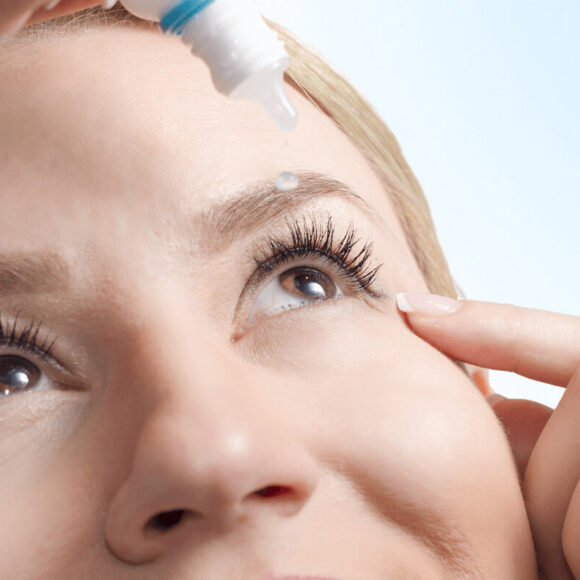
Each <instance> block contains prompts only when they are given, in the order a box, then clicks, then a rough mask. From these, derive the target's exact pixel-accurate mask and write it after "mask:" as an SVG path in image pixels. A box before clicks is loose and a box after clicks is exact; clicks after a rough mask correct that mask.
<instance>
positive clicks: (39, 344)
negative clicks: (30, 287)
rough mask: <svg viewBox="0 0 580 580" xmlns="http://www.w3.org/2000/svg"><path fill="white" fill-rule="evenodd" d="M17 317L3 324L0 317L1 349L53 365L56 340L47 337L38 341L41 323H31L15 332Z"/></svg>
mask: <svg viewBox="0 0 580 580" xmlns="http://www.w3.org/2000/svg"><path fill="white" fill-rule="evenodd" d="M17 326H18V316H17V317H16V318H15V319H14V320H13V321H12V322H11V323H9V324H8V323H5V322H3V321H2V318H1V317H0V346H1V347H3V348H14V349H16V350H20V351H23V352H25V353H27V354H31V355H33V356H36V357H37V358H39V359H41V360H43V361H49V362H53V363H54V360H55V359H54V357H53V355H52V349H53V347H54V344H55V342H56V338H54V339H52V340H51V339H50V338H49V337H46V338H43V339H42V340H40V339H39V333H40V330H41V328H42V323H41V322H38V323H34V322H31V323H30V324H28V326H25V327H24V328H22V330H19V331H18V330H17Z"/></svg>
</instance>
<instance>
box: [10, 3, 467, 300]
mask: <svg viewBox="0 0 580 580" xmlns="http://www.w3.org/2000/svg"><path fill="white" fill-rule="evenodd" d="M112 24H116V25H124V26H142V27H149V26H152V25H151V24H149V23H144V22H143V21H140V20H138V19H136V18H135V17H134V16H132V15H131V14H130V13H128V12H127V11H125V9H124V8H122V7H121V6H116V7H115V8H114V9H112V10H109V11H103V10H102V9H101V8H98V7H97V8H91V9H88V10H84V11H82V12H79V13H77V14H74V15H71V16H64V17H61V18H58V19H55V20H52V21H49V22H43V23H38V24H34V25H32V26H29V27H28V28H26V29H25V30H24V31H22V32H21V33H20V35H19V36H18V38H17V39H16V40H15V41H14V43H17V44H20V42H26V41H27V40H31V39H35V38H38V37H41V36H54V35H55V34H62V33H68V32H70V31H73V30H79V29H83V28H87V27H92V26H95V25H112ZM268 24H269V25H270V26H271V27H272V28H273V29H275V30H276V32H277V33H278V34H279V35H280V37H281V38H282V40H283V41H284V42H285V44H286V48H287V50H288V53H289V54H290V58H291V65H290V67H289V69H288V71H287V78H288V80H289V81H290V82H292V83H293V84H294V85H295V86H296V87H298V88H299V89H300V90H301V91H302V92H303V93H304V94H305V95H306V96H307V97H308V98H309V99H310V100H311V101H312V102H313V103H314V104H315V105H316V106H317V107H318V108H319V109H320V110H321V111H323V112H324V113H325V114H326V115H327V116H328V117H330V118H331V119H332V120H333V121H334V122H335V123H336V125H337V126H338V127H339V128H340V129H341V130H342V131H343V133H344V134H345V135H347V137H349V139H350V140H351V141H352V142H353V144H354V145H355V146H356V147H357V148H358V149H359V151H360V152H361V153H362V154H363V155H364V156H365V158H366V159H367V160H368V162H369V164H370V165H371V167H372V168H373V170H374V172H375V173H376V174H377V176H378V177H379V179H380V180H381V182H382V183H383V186H384V188H385V192H386V193H387V194H388V195H389V197H390V198H391V200H392V202H393V205H394V208H395V211H396V213H397V216H398V218H399V221H400V222H401V225H402V227H403V229H404V231H405V234H406V236H407V240H408V243H409V246H410V248H411V251H412V252H413V255H414V256H415V259H416V261H417V264H418V265H419V268H420V270H421V272H422V273H423V276H424V278H425V282H426V284H427V287H428V288H429V290H430V291H431V292H434V293H437V294H443V295H447V296H452V297H455V296H456V295H457V287H456V285H455V284H454V282H453V278H452V277H451V273H450V271H449V266H448V264H447V261H446V259H445V256H444V254H443V250H442V249H441V246H440V244H439V241H438V239H437V235H436V233H435V226H434V224H433V220H432V217H431V212H430V210H429V205H428V204H427V200H426V199H425V195H424V194H423V191H422V189H421V186H420V185H419V182H418V181H417V179H416V178H415V176H414V175H413V172H412V171H411V169H410V168H409V166H408V165H407V162H406V161H405V158H404V157H403V154H402V152H401V148H400V146H399V143H398V142H397V140H396V139H395V137H394V135H393V134H392V133H391V131H390V129H389V128H388V127H387V125H386V124H385V123H384V121H383V120H382V119H381V118H380V117H379V116H378V115H377V113H376V112H375V111H374V109H373V107H372V106H371V105H370V104H369V103H368V102H367V101H366V100H365V99H364V98H363V97H362V96H361V95H360V94H359V93H358V92H357V91H356V90H355V89H354V87H353V86H352V85H351V84H350V83H349V82H348V81H347V80H346V79H345V78H344V77H343V76H341V75H340V74H338V73H337V72H336V71H335V70H334V69H332V68H331V67H330V66H329V65H328V64H327V63H326V62H325V61H324V60H323V59H322V58H320V57H319V56H318V55H317V54H315V53H314V52H313V51H311V50H309V49H308V48H306V47H305V46H304V45H303V44H302V43H300V42H299V41H298V40H297V39H296V38H295V37H294V36H293V35H292V34H291V33H290V32H289V31H288V30H286V29H284V28H282V27H281V26H279V25H277V24H275V23H273V22H268Z"/></svg>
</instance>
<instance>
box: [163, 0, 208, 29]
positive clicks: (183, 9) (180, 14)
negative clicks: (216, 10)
mask: <svg viewBox="0 0 580 580" xmlns="http://www.w3.org/2000/svg"><path fill="white" fill-rule="evenodd" d="M214 1H215V0H182V1H181V2H179V3H178V4H176V5H175V6H174V7H173V8H171V9H170V10H169V12H167V14H164V15H163V17H162V18H161V20H160V21H159V27H160V28H161V30H163V32H172V33H173V34H177V35H178V36H179V35H181V34H183V27H184V26H185V25H186V24H187V23H188V22H189V21H190V20H191V19H192V18H193V17H194V16H197V15H198V14H199V13H200V12H201V11H202V10H204V9H205V8H206V7H207V6H209V5H210V4H211V3H212V2H214Z"/></svg>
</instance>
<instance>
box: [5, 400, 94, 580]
mask: <svg viewBox="0 0 580 580" xmlns="http://www.w3.org/2000/svg"><path fill="white" fill-rule="evenodd" d="M17 397H21V398H20V399H17ZM25 397H26V400H25ZM86 403H87V401H86V398H85V397H83V395H82V394H78V393H75V394H69V393H64V392H59V391H50V392H47V393H46V394H44V393H43V394H40V393H39V394H31V396H30V397H28V395H19V396H15V397H14V400H13V401H10V400H7V401H6V402H5V404H4V405H3V407H2V408H1V409H0V412H1V413H2V421H1V422H0V436H1V443H0V489H2V495H1V496H0V513H1V514H2V527H1V528H0V543H1V545H2V550H0V577H2V578H8V577H13V578H33V577H37V575H38V570H39V569H42V570H43V571H44V572H45V573H46V577H51V578H52V577H54V578H56V577H65V576H66V573H65V572H64V571H65V570H67V566H68V567H71V566H72V565H73V564H74V562H75V560H77V559H78V554H79V553H81V552H82V553H84V554H86V553H87V546H88V545H89V543H88V538H89V532H91V533H92V534H93V536H94V534H95V532H94V525H95V521H97V520H96V519H95V514H94V507H95V506H93V505H91V504H93V503H94V497H95V495H94V493H93V490H92V489H91V485H88V483H89V481H90V479H88V478H87V477H86V475H84V474H85V473H86V468H85V466H84V465H83V463H84V461H83V455H81V454H76V453H74V452H73V445H72V444H71V439H74V438H75V437H76V436H77V434H78V428H79V426H80V425H81V424H82V422H83V419H84V416H85V414H86ZM81 474H83V475H81ZM91 510H92V511H91ZM89 522H90V524H89ZM8 570H10V572H8ZM59 570H60V571H62V575H60V576H59V574H60V572H59Z"/></svg>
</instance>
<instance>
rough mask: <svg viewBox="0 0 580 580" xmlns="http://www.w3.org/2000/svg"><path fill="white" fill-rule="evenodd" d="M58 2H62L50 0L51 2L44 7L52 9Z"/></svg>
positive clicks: (47, 9)
mask: <svg viewBox="0 0 580 580" xmlns="http://www.w3.org/2000/svg"><path fill="white" fill-rule="evenodd" d="M58 4H60V0H49V2H47V3H46V4H45V5H44V9H45V10H46V11H49V10H52V9H53V8H54V7H55V6H57V5H58Z"/></svg>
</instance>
